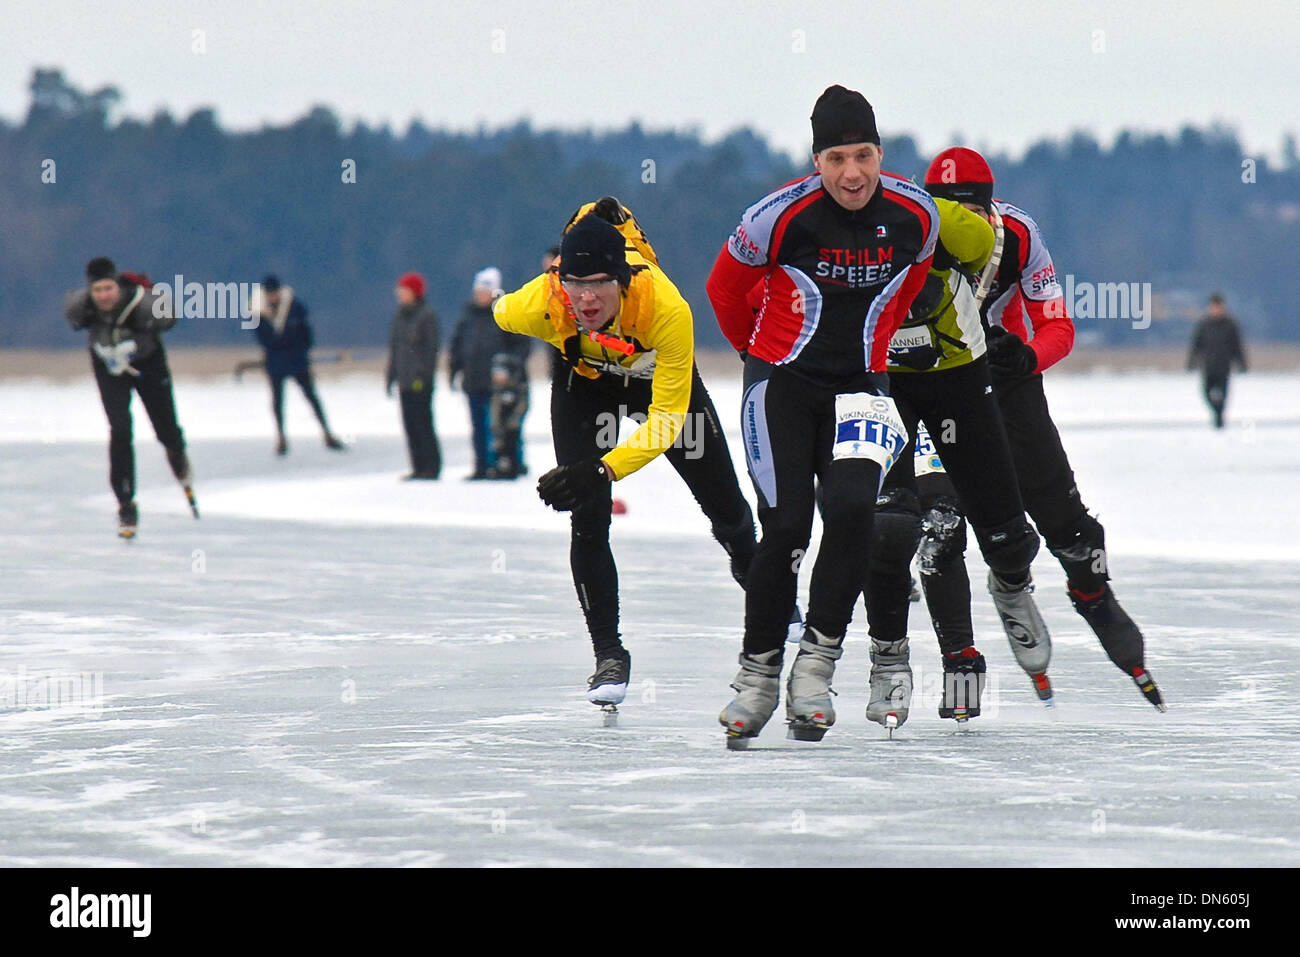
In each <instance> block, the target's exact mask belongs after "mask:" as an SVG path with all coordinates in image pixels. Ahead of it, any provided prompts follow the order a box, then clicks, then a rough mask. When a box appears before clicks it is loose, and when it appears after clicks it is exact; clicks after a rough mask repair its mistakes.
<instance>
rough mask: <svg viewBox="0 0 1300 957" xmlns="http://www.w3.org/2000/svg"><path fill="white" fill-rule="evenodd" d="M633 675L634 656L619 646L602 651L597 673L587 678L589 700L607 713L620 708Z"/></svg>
mask: <svg viewBox="0 0 1300 957" xmlns="http://www.w3.org/2000/svg"><path fill="white" fill-rule="evenodd" d="M631 676H632V656H631V655H629V654H628V653H627V649H626V648H623V647H621V646H620V647H618V648H616V649H614V650H612V651H605V652H601V655H600V657H598V658H597V659H596V673H595V674H594V675H592V676H591V677H590V678H588V679H587V700H588V701H590V702H591V703H592V704H594V705H599V706H600V707H601V709H602V710H603V711H605V712H607V713H613V712H616V711H617V710H618V708H617V705H619V704H621V703H622V701H623V699H624V698H625V697H627V682H628V679H629V678H630V677H631Z"/></svg>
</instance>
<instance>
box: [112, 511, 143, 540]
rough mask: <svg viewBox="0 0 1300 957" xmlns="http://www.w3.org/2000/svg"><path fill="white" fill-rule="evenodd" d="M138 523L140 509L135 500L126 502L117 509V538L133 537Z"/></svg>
mask: <svg viewBox="0 0 1300 957" xmlns="http://www.w3.org/2000/svg"><path fill="white" fill-rule="evenodd" d="M139 524H140V510H139V509H137V508H136V507H135V502H127V503H126V504H125V505H123V506H121V507H119V508H118V510H117V534H118V537H119V538H135V531H136V528H137V526H139Z"/></svg>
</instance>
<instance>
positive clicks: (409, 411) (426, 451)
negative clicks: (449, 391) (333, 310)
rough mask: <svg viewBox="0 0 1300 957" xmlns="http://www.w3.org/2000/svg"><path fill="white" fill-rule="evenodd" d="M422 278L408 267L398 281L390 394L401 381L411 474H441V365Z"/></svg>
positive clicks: (419, 476)
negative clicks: (437, 416) (436, 412)
mask: <svg viewBox="0 0 1300 957" xmlns="http://www.w3.org/2000/svg"><path fill="white" fill-rule="evenodd" d="M426 288H427V284H426V283H425V281H424V277H423V276H421V275H420V274H419V273H416V272H408V273H407V274H406V275H404V276H403V277H402V278H401V279H399V280H397V289H396V295H397V312H396V313H395V314H394V315H393V327H392V332H391V333H390V335H389V341H388V373H387V376H386V381H387V384H388V394H389V395H390V396H391V395H392V394H393V386H394V385H396V386H397V390H398V394H399V396H400V398H401V403H402V427H403V428H404V429H405V430H406V446H407V449H408V450H409V451H410V453H411V474H410V475H407V476H406V478H407V479H436V478H437V477H438V476H439V475H440V474H442V449H441V448H439V446H438V435H437V433H436V432H435V431H434V427H433V378H434V372H435V370H436V369H437V367H438V346H439V337H438V314H437V313H436V312H434V311H433V309H432V308H431V307H430V306H429V304H428V303H427V302H425V301H424V292H425V289H426Z"/></svg>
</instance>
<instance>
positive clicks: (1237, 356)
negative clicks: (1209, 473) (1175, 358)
mask: <svg viewBox="0 0 1300 957" xmlns="http://www.w3.org/2000/svg"><path fill="white" fill-rule="evenodd" d="M1234 362H1235V363H1236V364H1237V367H1238V368H1239V369H1241V371H1242V372H1245V371H1246V353H1245V352H1244V351H1243V350H1242V347H1241V329H1240V327H1239V326H1238V325H1237V320H1236V319H1234V318H1233V317H1232V316H1230V315H1228V311H1227V309H1225V308H1224V305H1223V296H1222V295H1220V294H1219V293H1217V292H1216V293H1214V294H1213V295H1211V296H1210V302H1209V310H1208V311H1207V312H1206V314H1205V315H1204V316H1203V317H1201V320H1200V321H1199V322H1198V323H1197V324H1196V330H1195V332H1193V333H1192V351H1191V354H1190V355H1188V357H1187V368H1188V369H1189V370H1191V369H1195V368H1198V367H1199V368H1200V369H1201V376H1202V380H1201V381H1202V388H1203V390H1204V392H1205V401H1206V402H1208V403H1209V405H1210V408H1211V409H1212V410H1213V411H1214V427H1215V428H1216V429H1221V428H1223V409H1224V406H1225V405H1227V403H1228V375H1229V374H1230V373H1231V371H1232V364H1233V363H1234Z"/></svg>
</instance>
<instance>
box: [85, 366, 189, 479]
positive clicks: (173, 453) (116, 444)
mask: <svg viewBox="0 0 1300 957" xmlns="http://www.w3.org/2000/svg"><path fill="white" fill-rule="evenodd" d="M91 366H92V367H93V368H94V370H95V384H96V385H98V386H99V398H100V401H102V402H103V404H104V413H105V414H106V415H107V416H108V434H109V439H108V463H109V465H108V481H109V485H110V486H112V489H113V494H114V495H116V496H117V500H118V503H119V504H122V505H125V504H127V503H128V502H130V501H132V500H133V499H134V498H135V448H134V444H133V441H132V438H133V437H132V426H131V392H132V390H134V391H135V392H137V393H139V395H140V401H141V402H142V403H143V404H144V410H145V412H146V413H147V414H148V416H149V422H150V423H151V424H152V425H153V431H154V435H156V436H157V437H158V441H159V442H161V443H162V445H163V448H165V449H166V450H167V461H168V463H169V464H170V465H171V469H172V474H174V475H175V476H176V477H177V478H180V477H181V476H182V475H184V474H185V471H186V469H187V468H188V467H189V464H188V462H187V460H186V457H185V436H184V434H183V433H182V432H181V427H180V424H179V423H178V422H177V421H176V402H175V399H174V398H173V396H172V376H171V370H169V369H168V368H167V355H166V353H165V352H164V351H163V349H162V346H159V347H158V350H157V351H156V352H154V353H152V354H151V355H150V356H149V357H148V358H147V359H143V360H140V361H139V362H136V363H135V369H136V371H137V372H139V375H131V373H130V372H123V373H122V374H121V375H113V374H112V373H111V372H109V371H108V367H107V366H105V365H104V363H103V362H101V361H100V360H99V358H97V357H95V356H93V355H92V357H91Z"/></svg>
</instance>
